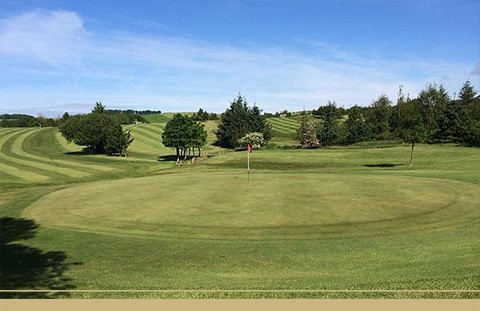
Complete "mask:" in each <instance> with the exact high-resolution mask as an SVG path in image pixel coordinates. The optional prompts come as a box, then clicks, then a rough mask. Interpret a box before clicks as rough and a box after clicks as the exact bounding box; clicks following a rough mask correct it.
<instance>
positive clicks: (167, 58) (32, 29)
mask: <svg viewBox="0 0 480 311" xmlns="http://www.w3.org/2000/svg"><path fill="white" fill-rule="evenodd" d="M300 45H301V44H300ZM303 45H304V47H305V48H304V49H300V48H298V46H299V44H298V42H297V44H296V46H297V48H293V47H292V48H285V47H271V46H262V45H259V44H251V45H247V46H245V45H243V46H241V47H239V46H229V45H221V44H217V43H212V42H205V41H198V40H190V39H185V38H174V37H164V36H144V35H141V34H137V33H128V32H123V33H118V32H117V33H115V32H114V33H108V34H106V33H100V32H95V31H93V30H90V29H88V30H87V27H86V25H84V23H83V21H82V19H81V17H80V16H78V15H77V14H76V13H74V12H66V11H53V12H52V11H35V12H30V13H26V14H23V15H19V16H15V17H12V18H9V19H5V20H2V21H0V65H2V66H3V67H4V70H5V72H8V75H9V77H8V80H7V78H2V77H0V85H4V86H3V87H1V86H0V91H1V92H2V94H3V97H2V98H0V106H3V107H7V108H9V109H17V110H18V108H19V107H17V106H18V105H17V106H13V104H11V103H18V102H21V103H25V105H26V107H27V106H28V107H29V108H28V109H35V107H32V106H37V108H36V109H38V110H39V111H38V112H43V111H45V110H48V109H58V112H57V113H61V112H63V111H64V110H65V109H67V108H69V109H70V108H71V107H69V106H68V105H67V103H72V102H75V103H82V105H86V104H88V103H90V104H91V105H93V103H94V102H95V101H96V100H102V101H103V102H104V103H105V104H106V105H107V107H108V106H112V107H113V106H116V107H124V108H140V109H143V108H145V109H160V110H164V111H175V110H176V111H189V110H196V109H198V107H200V106H201V107H203V108H204V109H207V110H208V111H217V112H221V111H224V110H225V108H226V107H227V106H228V103H229V102H230V101H231V100H232V99H233V98H234V97H235V96H236V94H237V93H238V92H239V91H241V92H242V94H243V95H246V97H247V99H248V100H249V102H250V103H251V104H253V102H256V103H257V104H258V105H259V106H260V107H261V108H263V109H264V110H265V111H279V110H283V109H289V110H301V109H303V107H305V108H307V109H312V108H316V107H318V106H319V105H321V104H325V103H326V102H327V100H335V101H336V102H337V104H339V105H344V106H351V105H368V104H370V103H371V102H372V101H373V100H374V99H376V98H377V97H378V96H379V95H381V94H386V95H387V96H389V97H390V98H391V99H392V100H394V99H395V97H396V93H397V90H398V87H399V85H400V84H402V85H404V90H405V92H409V93H410V94H411V95H412V96H415V95H416V94H417V93H418V92H419V91H420V90H421V89H422V88H424V87H425V86H426V85H427V84H428V83H431V82H437V83H443V84H444V85H445V87H446V88H447V89H448V90H450V91H451V92H452V93H453V92H455V91H458V89H459V88H460V87H461V85H462V84H463V82H464V81H465V80H466V79H468V78H469V74H470V73H471V64H468V63H456V62H449V61H445V60H432V59H415V58H410V59H407V58H406V59H382V58H373V57H365V56H360V55H359V54H358V53H356V52H353V51H351V50H349V49H347V48H346V47H341V46H338V45H335V44H329V43H325V42H303ZM32 61H33V64H34V66H32ZM38 62H39V63H38ZM470 78H471V77H470ZM12 79H13V80H17V81H18V83H16V84H14V83H12V82H11V80H12ZM472 82H474V83H475V81H472ZM8 105H12V106H8ZM134 105H139V106H136V107H134ZM52 107H58V108H52ZM82 107H83V106H82ZM87 111H88V110H87ZM36 112H37V111H34V112H32V113H36ZM52 113H53V112H52Z"/></svg>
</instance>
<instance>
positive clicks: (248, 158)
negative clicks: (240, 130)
mask: <svg viewBox="0 0 480 311" xmlns="http://www.w3.org/2000/svg"><path fill="white" fill-rule="evenodd" d="M247 181H250V151H249V150H247Z"/></svg>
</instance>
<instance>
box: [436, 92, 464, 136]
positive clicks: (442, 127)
mask: <svg viewBox="0 0 480 311" xmlns="http://www.w3.org/2000/svg"><path fill="white" fill-rule="evenodd" d="M470 128H471V120H470V119H469V118H468V115H467V109H466V107H464V106H463V105H462V102H461V101H458V100H454V101H450V102H449V103H448V104H447V106H446V107H445V109H444V110H443V113H442V115H441V116H440V118H439V120H438V131H437V132H436V137H435V138H436V140H437V141H441V142H455V143H463V142H465V141H466V140H467V135H468V133H469V130H470Z"/></svg>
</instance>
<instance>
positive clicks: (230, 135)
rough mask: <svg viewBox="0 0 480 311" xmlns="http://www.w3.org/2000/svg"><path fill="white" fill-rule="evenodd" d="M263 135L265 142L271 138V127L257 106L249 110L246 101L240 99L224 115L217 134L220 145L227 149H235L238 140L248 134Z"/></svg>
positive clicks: (239, 96) (240, 97)
mask: <svg viewBox="0 0 480 311" xmlns="http://www.w3.org/2000/svg"><path fill="white" fill-rule="evenodd" d="M253 132H258V133H262V134H263V137H264V138H265V141H268V140H269V139H270V138H271V137H272V134H271V127H270V125H269V124H268V123H267V122H266V119H265V117H264V116H262V115H261V111H260V109H259V108H258V107H257V106H254V107H253V108H249V107H248V104H247V102H246V101H245V99H244V98H243V97H242V96H241V95H238V97H237V98H236V99H235V100H234V101H233V102H231V103H230V107H229V108H228V109H227V110H226V111H225V112H224V113H223V114H222V117H221V123H220V125H219V127H218V130H217V132H216V135H217V139H218V142H217V143H218V144H219V145H220V146H223V147H226V148H234V147H236V146H237V144H238V140H239V139H240V138H242V137H244V136H245V135H246V134H247V133H253Z"/></svg>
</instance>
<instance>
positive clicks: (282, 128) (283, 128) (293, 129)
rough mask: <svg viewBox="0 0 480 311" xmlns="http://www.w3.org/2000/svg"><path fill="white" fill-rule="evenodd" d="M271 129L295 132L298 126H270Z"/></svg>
mask: <svg viewBox="0 0 480 311" xmlns="http://www.w3.org/2000/svg"><path fill="white" fill-rule="evenodd" d="M272 130H278V131H288V132H296V131H297V130H298V127H296V128H287V127H283V126H272Z"/></svg>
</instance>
